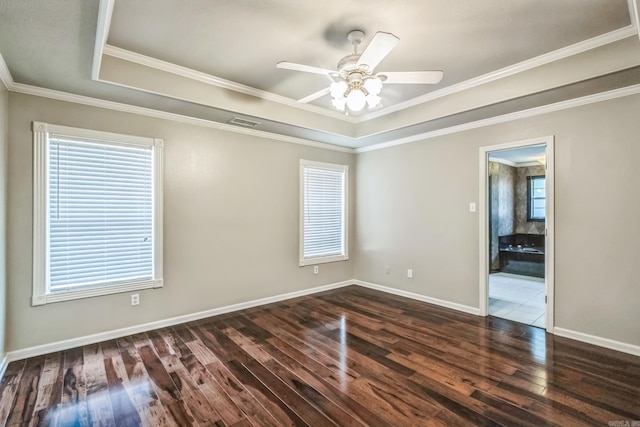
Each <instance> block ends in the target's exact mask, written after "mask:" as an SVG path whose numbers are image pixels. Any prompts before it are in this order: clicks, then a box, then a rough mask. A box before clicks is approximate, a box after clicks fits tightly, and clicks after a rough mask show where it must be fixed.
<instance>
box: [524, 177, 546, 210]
mask: <svg viewBox="0 0 640 427" xmlns="http://www.w3.org/2000/svg"><path fill="white" fill-rule="evenodd" d="M545 194H546V188H545V178H544V175H540V176H528V177H527V221H544V219H545V208H546V200H545Z"/></svg>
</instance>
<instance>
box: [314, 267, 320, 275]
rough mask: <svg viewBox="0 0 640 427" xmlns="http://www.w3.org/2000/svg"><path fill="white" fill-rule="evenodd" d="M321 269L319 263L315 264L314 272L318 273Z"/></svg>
mask: <svg viewBox="0 0 640 427" xmlns="http://www.w3.org/2000/svg"><path fill="white" fill-rule="evenodd" d="M319 271H320V268H318V266H317V265H314V266H313V274H318V273H319Z"/></svg>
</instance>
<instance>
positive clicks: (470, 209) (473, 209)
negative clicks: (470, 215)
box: [469, 202, 476, 212]
mask: <svg viewBox="0 0 640 427" xmlns="http://www.w3.org/2000/svg"><path fill="white" fill-rule="evenodd" d="M475 211H476V204H475V203H473V202H471V203H469V212H475Z"/></svg>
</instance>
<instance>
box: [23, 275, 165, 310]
mask: <svg viewBox="0 0 640 427" xmlns="http://www.w3.org/2000/svg"><path fill="white" fill-rule="evenodd" d="M162 286H163V281H162V279H160V280H145V281H143V282H133V283H124V284H120V285H112V286H104V287H96V288H90V289H80V290H70V291H58V292H51V293H47V294H44V295H34V296H33V298H32V300H31V305H32V306H37V305H45V304H50V303H54V302H62V301H70V300H75V299H82V298H92V297H98V296H102V295H111V294H118V293H122V292H131V291H139V290H142V289H152V288H161V287H162Z"/></svg>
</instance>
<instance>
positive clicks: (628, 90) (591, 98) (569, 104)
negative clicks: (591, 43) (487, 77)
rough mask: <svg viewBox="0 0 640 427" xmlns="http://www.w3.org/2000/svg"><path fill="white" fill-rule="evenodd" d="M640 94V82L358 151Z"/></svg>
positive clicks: (362, 151)
mask: <svg viewBox="0 0 640 427" xmlns="http://www.w3.org/2000/svg"><path fill="white" fill-rule="evenodd" d="M638 94H640V84H638V85H633V86H627V87H624V88H621V89H614V90H610V91H606V92H601V93H596V94H593V95H587V96H583V97H580V98H574V99H570V100H567V101H561V102H556V103H554V104H548V105H543V106H541V107H535V108H530V109H528V110H522V111H516V112H514V113H508V114H503V115H501V116H496V117H491V118H488V119H483V120H477V121H474V122H469V123H464V124H461V125H457V126H451V127H448V128H443V129H438V130H434V131H431V132H424V133H420V134H416V135H412V136H408V137H406V138H399V139H396V140H393V141H387V142H383V143H380V144H375V145H370V146H368V147H361V148H356V149H355V152H356V153H365V152H367V151H375V150H381V149H383V148H389V147H394V146H396V145H403V144H409V143H412V142H417V141H422V140H425V139H431V138H435V137H438V136H443V135H450V134H452V133H458V132H463V131H466V130H471V129H477V128H481V127H485V126H491V125H495V124H499V123H505V122H510V121H513V120H519V119H524V118H527V117H533V116H538V115H541V114H546V113H552V112H555V111H561V110H566V109H569V108H575V107H580V106H583V105H589V104H594V103H597V102H603V101H609V100H611V99H616V98H622V97H625V96H631V95H638Z"/></svg>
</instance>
